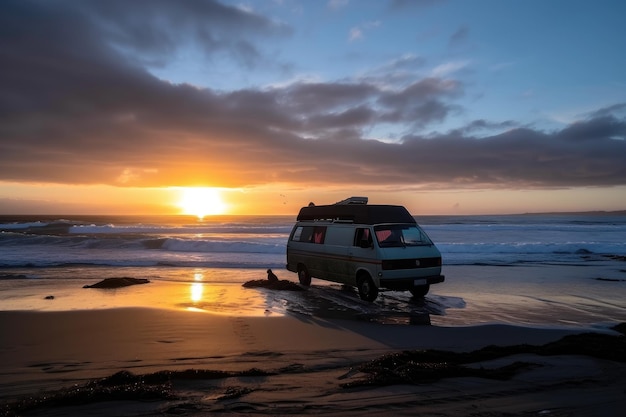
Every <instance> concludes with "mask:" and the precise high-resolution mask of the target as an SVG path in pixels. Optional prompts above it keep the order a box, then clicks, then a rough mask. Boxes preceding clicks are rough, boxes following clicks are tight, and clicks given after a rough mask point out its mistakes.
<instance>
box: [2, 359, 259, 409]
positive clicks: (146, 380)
mask: <svg viewBox="0 0 626 417" xmlns="http://www.w3.org/2000/svg"><path fill="white" fill-rule="evenodd" d="M268 375H272V373H269V372H266V371H263V370H260V369H258V368H251V369H248V370H244V371H234V372H228V371H219V370H210V369H208V370H203V369H188V370H182V371H158V372H154V373H150V374H144V375H135V374H133V373H131V372H128V371H120V372H117V373H115V374H113V375H111V376H108V377H105V378H101V379H97V380H94V381H91V382H88V383H87V384H84V385H74V386H72V387H69V388H63V389H60V390H58V391H54V392H50V393H46V395H42V396H38V397H25V398H22V399H20V400H17V401H14V402H10V403H5V404H1V405H0V415H1V416H17V415H21V414H22V413H24V412H25V411H28V410H33V409H37V408H41V407H55V406H56V407H59V406H73V405H84V404H91V403H95V402H101V401H123V400H129V401H147V400H176V399H179V397H178V396H177V395H176V394H175V390H174V389H173V387H172V381H174V380H214V379H224V378H230V377H244V376H268ZM243 394H245V390H235V389H232V388H231V389H227V390H226V393H225V394H224V398H235V397H236V396H237V395H243Z"/></svg>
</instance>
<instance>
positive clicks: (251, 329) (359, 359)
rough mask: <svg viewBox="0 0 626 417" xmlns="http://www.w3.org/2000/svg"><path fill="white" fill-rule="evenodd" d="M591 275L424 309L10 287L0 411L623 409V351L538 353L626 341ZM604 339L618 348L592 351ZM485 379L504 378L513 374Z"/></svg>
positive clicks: (604, 412)
mask: <svg viewBox="0 0 626 417" xmlns="http://www.w3.org/2000/svg"><path fill="white" fill-rule="evenodd" d="M450 269H452V272H455V271H454V268H450ZM460 271H464V272H465V273H464V274H463V276H462V277H461V279H458V280H456V279H455V278H454V277H455V275H457V276H460V273H459V272H460ZM556 271H558V272H559V273H562V274H564V276H567V277H568V279H569V283H570V285H569V286H567V287H564V286H562V285H559V283H558V282H556V283H553V284H550V283H549V282H547V281H546V285H545V286H543V287H538V286H537V282H529V281H528V280H523V279H522V278H523V277H524V276H532V277H536V278H535V279H538V280H543V278H542V276H541V274H546V275H550V274H553V273H554V272H556ZM581 271H582V272H581ZM616 273H620V274H622V272H620V271H618V272H616ZM248 274H249V276H252V275H253V274H254V273H252V272H249V273H248ZM471 274H476V275H480V276H481V279H482V281H481V282H482V284H480V285H479V284H478V280H476V281H472V275H471ZM489 274H492V276H489ZM524 274H527V275H524ZM574 274H581V276H580V277H576V276H574ZM585 274H589V272H586V271H584V268H582V269H581V268H577V269H567V270H566V269H563V268H560V267H558V268H540V269H539V268H535V269H533V268H530V269H523V268H495V269H494V268H482V269H481V268H473V269H467V268H465V269H462V270H461V269H459V271H457V274H454V273H453V274H451V276H452V277H453V278H452V279H451V280H449V281H448V282H446V283H445V284H443V285H441V286H436V287H433V291H432V292H431V294H429V295H428V296H427V297H426V298H425V299H423V300H415V299H411V297H409V296H408V295H407V294H403V293H383V294H381V297H379V299H378V300H377V301H376V303H373V304H371V303H365V302H362V301H361V300H359V299H358V296H357V295H356V293H355V291H354V290H353V289H351V288H342V287H340V286H337V285H334V284H333V285H328V284H322V283H314V284H315V285H313V286H312V287H311V288H310V289H309V290H307V291H303V292H290V291H272V290H267V289H259V288H243V287H242V285H241V283H221V284H215V283H213V284H210V283H199V282H173V281H169V280H161V281H159V280H154V281H152V282H150V283H149V284H145V285H136V286H131V287H125V288H120V289H116V290H110V289H106V290H103V289H95V288H90V289H84V288H82V286H83V284H85V283H84V282H80V281H77V280H75V279H74V280H68V281H67V282H65V283H60V282H59V281H58V280H57V281H55V283H54V286H48V285H47V283H46V282H45V281H41V282H38V283H34V284H33V285H24V287H19V286H18V285H14V284H15V283H14V284H12V285H13V287H11V290H10V291H9V292H5V293H4V295H3V297H4V298H3V305H2V307H3V310H4V311H0V334H2V338H1V339H0V357H1V361H0V404H1V405H2V408H0V410H2V413H3V414H4V415H26V416H67V415H76V416H83V415H90V416H107V415H119V416H146V415H169V414H175V415H187V416H201V415H210V414H212V413H220V414H225V415H233V416H238V415H329V416H335V415H337V416H339V415H341V416H361V415H372V416H373V415H389V414H393V415H416V414H419V415H426V416H429V415H431V416H435V415H437V416H457V415H474V416H490V417H493V416H509V415H525V416H526V415H537V416H539V415H541V416H546V415H551V416H615V415H620V412H621V411H620V410H623V409H624V408H625V406H626V389H625V387H626V372H625V371H626V364H625V363H624V361H623V360H616V359H615V358H616V357H617V358H620V357H626V353H624V352H626V349H624V348H623V344H622V345H620V344H617V345H615V346H617V347H616V348H615V347H613V346H614V345H613V344H612V343H606V340H608V339H604V340H602V341H601V342H599V341H598V340H596V339H581V340H580V341H579V342H578V341H577V342H574V343H573V344H574V346H577V348H578V347H585V348H586V347H588V348H589V349H591V350H583V351H579V350H574V351H568V350H565V351H561V350H556V351H555V350H550V351H551V352H552V353H551V354H549V355H546V354H544V353H542V352H543V351H537V350H535V349H534V348H530V347H536V346H546V344H549V343H552V342H555V341H559V340H562V338H564V337H568V336H572V335H580V334H587V333H590V332H591V333H592V334H594V335H598V336H601V337H605V336H606V337H610V338H611V339H610V340H609V341H613V340H621V341H623V340H624V339H623V337H624V336H621V335H620V333H619V332H616V331H614V330H611V329H610V328H611V327H613V326H615V325H616V324H618V323H620V322H621V321H626V320H625V319H624V318H625V317H624V310H625V309H624V307H623V301H622V299H621V298H620V289H621V288H623V285H624V283H623V282H621V281H598V282H596V281H589V280H592V279H594V277H595V275H594V277H591V276H589V277H587V276H586V275H585ZM280 275H281V278H285V277H286V276H284V275H283V274H280ZM606 276H607V277H609V278H612V276H609V275H606ZM619 277H620V278H621V275H620V276H619ZM93 283H94V282H89V284H93ZM496 283H497V284H498V285H496ZM589 283H590V284H589ZM576 285H578V286H579V288H577V287H576ZM7 294H8V295H7ZM48 295H53V298H48V299H46V297H47V296H48ZM620 338H621V339H620ZM620 343H621V342H620ZM516 345H520V346H522V348H515V349H512V350H511V351H507V352H505V354H502V355H500V356H497V357H491V356H484V355H482V354H477V355H478V356H471V358H473V359H470V361H469V362H467V361H466V362H464V363H462V364H460V365H458V366H457V365H454V366H453V367H450V364H453V362H454V356H453V354H454V352H476V351H478V350H479V349H482V348H485V347H488V346H502V347H510V346H516ZM598 346H600V347H601V346H609V348H607V349H609V350H610V349H617V350H618V351H617V355H616V356H615V355H614V356H610V355H609V356H608V357H607V356H597V355H595V354H593V353H590V352H592V351H593V349H596V348H597V347H598ZM432 349H436V350H439V351H443V353H442V354H441V355H440V356H439V359H438V360H431V359H419V358H421V357H418V358H417V359H411V360H410V361H408V362H403V363H400V362H397V364H396V362H394V361H395V359H394V361H392V362H393V363H394V364H396V365H394V367H393V368H392V369H389V368H385V369H384V370H383V371H380V370H379V371H377V374H376V375H374V376H373V375H372V374H371V373H369V371H368V369H370V370H371V367H372V365H371V364H372V363H376V362H373V361H377V360H380V359H381V358H386V357H388V356H386V355H390V354H391V355H393V354H399V353H401V352H405V351H406V352H418V351H423V350H432ZM620 352H622V353H624V354H620ZM613 353H615V352H613ZM396 359H397V358H396ZM368 364H370V365H368ZM485 370H488V371H489V370H494V372H496V373H497V374H498V375H500V376H502V372H505V371H506V372H505V374H506V377H501V378H500V379H496V378H494V377H493V375H491V374H490V373H487V374H484V373H483V372H484V371H485ZM509 372H510V374H509ZM381 375H382V377H381ZM377 378H382V379H377ZM407 378H408V379H407ZM368 381H369V382H368ZM376 381H378V382H376ZM381 381H383V383H381ZM364 382H365V383H364Z"/></svg>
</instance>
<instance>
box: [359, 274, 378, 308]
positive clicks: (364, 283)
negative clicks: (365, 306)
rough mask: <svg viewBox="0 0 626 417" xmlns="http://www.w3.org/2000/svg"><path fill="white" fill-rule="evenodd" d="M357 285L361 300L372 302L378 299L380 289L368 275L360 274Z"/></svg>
mask: <svg viewBox="0 0 626 417" xmlns="http://www.w3.org/2000/svg"><path fill="white" fill-rule="evenodd" d="M356 285H357V288H358V289H359V297H361V300H363V301H369V302H372V301H374V300H375V299H376V297H378V288H377V287H376V284H374V281H372V278H371V277H370V276H369V275H368V274H365V273H363V274H359V276H358V277H357V279H356Z"/></svg>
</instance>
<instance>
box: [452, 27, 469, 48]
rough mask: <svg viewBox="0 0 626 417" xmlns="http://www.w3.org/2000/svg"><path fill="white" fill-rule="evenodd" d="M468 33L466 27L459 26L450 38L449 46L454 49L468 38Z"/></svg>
mask: <svg viewBox="0 0 626 417" xmlns="http://www.w3.org/2000/svg"><path fill="white" fill-rule="evenodd" d="M469 32H470V31H469V28H468V27H467V26H461V27H460V28H458V29H457V30H456V32H454V33H453V34H452V36H450V40H449V45H450V46H451V47H455V46H459V45H461V44H463V43H464V42H465V41H467V39H468V38H469Z"/></svg>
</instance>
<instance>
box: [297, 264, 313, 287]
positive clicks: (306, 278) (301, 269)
mask: <svg viewBox="0 0 626 417" xmlns="http://www.w3.org/2000/svg"><path fill="white" fill-rule="evenodd" d="M298 280H299V281H300V285H304V286H305V287H308V286H310V285H311V275H309V271H307V269H306V266H304V265H298Z"/></svg>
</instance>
